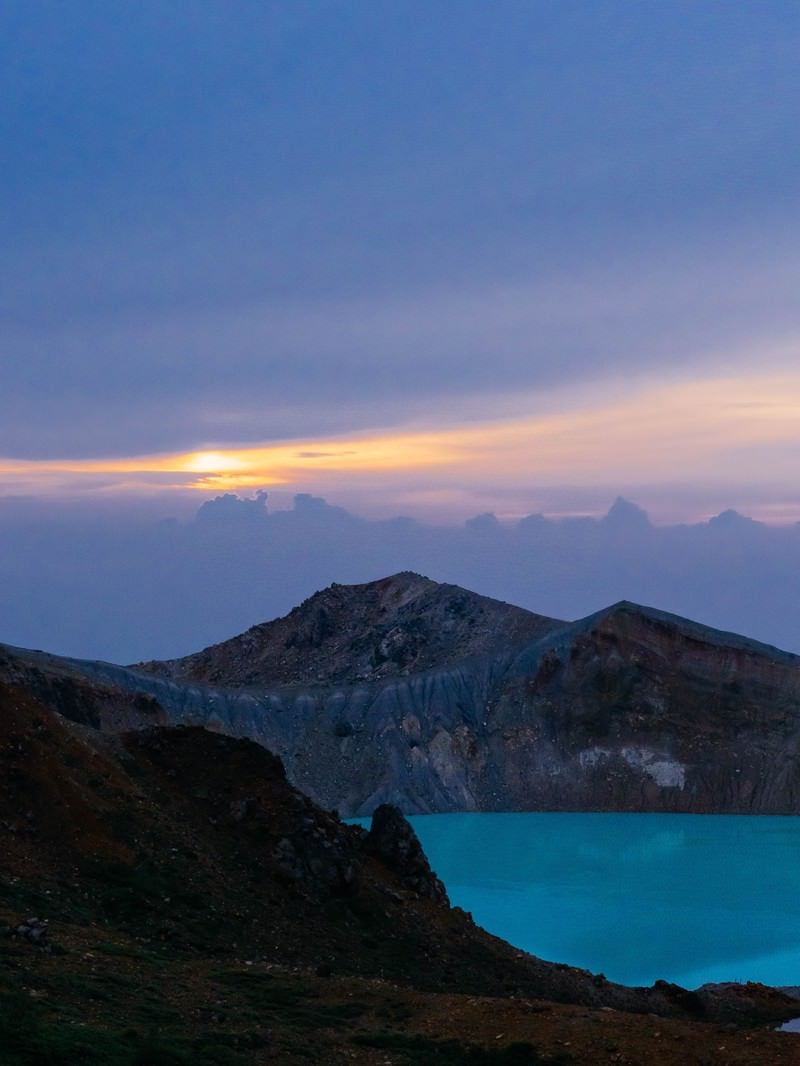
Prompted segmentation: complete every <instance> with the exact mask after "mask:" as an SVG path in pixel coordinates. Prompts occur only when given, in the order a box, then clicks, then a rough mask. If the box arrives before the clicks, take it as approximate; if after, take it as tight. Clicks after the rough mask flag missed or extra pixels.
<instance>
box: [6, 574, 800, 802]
mask: <svg viewBox="0 0 800 1066" xmlns="http://www.w3.org/2000/svg"><path fill="white" fill-rule="evenodd" d="M4 674H5V676H6V677H7V678H9V679H12V680H13V679H17V680H22V681H24V683H25V684H26V685H28V686H30V687H31V690H32V691H34V692H36V693H37V694H38V695H39V696H40V697H41V698H43V699H47V700H50V701H51V705H53V706H55V707H56V708H57V709H59V710H63V711H64V713H65V714H66V715H68V716H70V715H71V714H73V713H74V712H73V711H72V710H71V709H70V708H71V707H72V706H73V705H75V706H80V707H81V708H82V712H81V713H83V714H84V715H85V714H86V713H87V708H91V715H92V719H91V724H93V725H97V726H100V727H101V728H104V729H106V730H111V731H114V730H120V729H125V728H135V727H137V726H139V725H152V724H154V723H162V724H168V723H172V724H176V723H186V724H195V725H204V726H207V727H209V728H212V729H214V730H217V731H219V732H222V733H227V734H230V735H233V736H246V737H250V738H252V739H254V740H256V741H258V742H259V743H261V744H263V745H264V746H265V747H267V748H269V749H270V750H271V751H273V752H275V753H276V754H277V755H279V756H280V758H281V759H282V761H283V763H284V765H285V767H286V771H287V774H288V777H289V779H290V781H292V782H293V784H295V785H296V786H297V787H299V788H301V789H302V790H303V791H304V792H305V793H306V794H308V795H309V796H311V797H312V798H313V799H314V800H315V801H316V802H319V803H320V804H321V805H322V806H324V807H327V808H329V809H337V810H339V811H340V812H341V813H342V814H348V815H349V814H359V815H360V814H370V813H371V812H372V810H374V808H375V807H376V806H378V805H379V804H380V803H384V802H388V803H393V804H397V805H398V806H400V807H401V808H402V809H403V810H404V811H406V812H410V813H415V812H429V811H457V810H467V811H469V810H478V811H480V810H605V811H615V810H616V811H625V810H650V811H691V812H698V813H707V812H746V813H794V812H797V811H800V760H798V758H797V753H798V751H799V750H800V658H798V657H797V656H794V655H790V654H788V653H786V652H781V651H779V650H777V649H776V648H772V647H768V646H766V645H763V644H759V643H757V642H755V641H752V640H748V639H746V638H744V637H739V636H736V635H735V634H731V633H722V632H720V631H717V630H713V629H709V628H707V627H705V626H701V625H698V624H696V623H693V622H690V621H688V620H686V619H682V618H679V617H677V616H674V615H669V614H666V613H664V612H661V611H658V610H655V609H652V608H647V607H640V606H637V605H635V604H631V603H627V602H623V603H619V604H616V605H614V606H612V607H610V608H607V609H606V610H604V611H600V612H598V613H597V614H594V615H591V616H590V617H588V618H585V619H582V620H580V621H577V622H571V623H567V622H557V621H555V620H553V619H550V618H543V617H541V616H539V615H535V614H531V613H529V612H526V611H523V610H521V609H520V608H517V607H511V606H509V605H508V604H502V603H498V602H496V601H493V600H487V599H485V598H483V597H479V596H476V595H474V594H473V593H469V592H467V591H465V590H463V589H458V588H456V587H454V586H450V585H437V584H436V583H435V582H432V581H429V580H427V579H425V578H422V577H419V576H418V575H415V574H407V573H405V574H398V575H396V576H395V577H392V578H387V579H384V580H383V581H379V582H374V583H371V584H368V585H353V586H345V585H334V586H332V587H331V588H329V589H326V590H324V591H323V592H320V593H318V594H317V595H315V596H312V597H311V598H310V599H309V600H307V601H306V602H305V603H304V604H302V605H301V606H300V607H298V608H297V609H296V610H295V611H293V612H291V613H290V614H289V615H287V616H286V617H285V618H282V619H279V620H277V621H275V622H271V623H266V624H264V625H261V626H256V627H255V628H253V629H251V630H248V632H247V633H245V634H243V635H242V636H240V637H236V638H233V639H232V640H229V641H226V642H225V643H224V644H220V645H216V646H214V647H211V648H208V649H206V650H205V651H203V652H199V653H197V654H196V655H192V656H189V657H187V658H185V659H179V660H174V661H171V662H164V663H142V664H139V665H138V666H136V667H119V666H113V665H111V664H104V663H92V662H83V661H80V660H65V659H58V658H56V657H53V656H47V655H45V654H43V653H33V652H23V651H20V650H19V649H11V648H6V651H5V666H3V662H2V661H0V677H2V676H3V675H4ZM53 701H54V702H53Z"/></svg>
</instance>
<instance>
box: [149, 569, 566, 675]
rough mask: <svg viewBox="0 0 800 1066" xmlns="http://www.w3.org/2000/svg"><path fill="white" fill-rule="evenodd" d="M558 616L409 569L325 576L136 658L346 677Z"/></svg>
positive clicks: (204, 669) (441, 657) (496, 640)
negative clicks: (349, 581)
mask: <svg viewBox="0 0 800 1066" xmlns="http://www.w3.org/2000/svg"><path fill="white" fill-rule="evenodd" d="M563 625H564V623H563V622H559V621H556V620H555V619H553V618H545V617H543V616H542V615H538V614H532V613H531V612H530V611H526V610H523V609H522V608H521V607H512V606H511V604H508V603H500V602H499V601H497V600H492V599H489V598H488V597H486V596H478V595H477V594H476V593H474V592H468V591H467V590H466V589H462V588H459V587H458V586H457V585H441V584H438V583H437V582H436V581H431V580H430V578H426V577H422V576H421V575H420V574H413V573H409V572H407V571H406V572H403V573H400V574H395V575H394V576H393V577H387V578H384V579H383V580H381V581H372V582H370V583H369V584H366V585H336V584H334V585H331V586H330V587H329V588H326V589H323V590H322V591H321V592H317V593H315V595H313V596H311V597H309V599H307V600H306V601H305V602H304V603H301V604H300V606H299V607H295V609H294V610H293V611H291V612H290V613H289V614H288V615H286V616H285V617H284V618H278V619H276V620H275V621H273V622H264V623H262V624H261V625H257V626H253V627H252V629H248V630H247V632H246V633H242V634H241V635H240V636H238V637H233V638H232V639H231V640H226V641H224V642H223V643H222V644H215V645H213V646H212V647H210V648H206V649H205V650H204V651H201V652H197V653H196V654H195V655H188V656H186V658H183V659H173V660H170V661H167V662H150V663H140V664H138V668H139V669H144V670H148V671H150V672H152V673H155V674H159V675H160V676H163V677H171V678H174V679H175V680H183V681H197V682H202V683H203V684H208V685H222V686H225V687H230V688H240V687H242V686H246V685H249V686H265V685H266V686H277V685H298V684H304V685H307V684H317V683H326V684H353V683H355V682H359V681H382V680H386V679H389V678H396V677H407V676H408V675H409V674H414V673H420V672H422V671H427V670H441V669H444V668H446V667H448V666H451V665H454V664H455V663H459V662H461V661H462V660H464V659H467V658H470V657H473V656H476V655H486V654H489V653H491V652H495V651H500V650H502V649H505V648H507V647H509V646H516V645H521V644H527V643H531V642H532V641H535V640H538V639H539V637H542V636H544V634H546V633H549V632H552V630H554V629H556V628H558V627H560V626H563Z"/></svg>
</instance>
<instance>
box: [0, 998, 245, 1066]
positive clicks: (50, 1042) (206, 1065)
mask: <svg viewBox="0 0 800 1066" xmlns="http://www.w3.org/2000/svg"><path fill="white" fill-rule="evenodd" d="M223 1036H224V1035H221V1034H216V1033H211V1034H204V1035H202V1036H199V1037H197V1038H196V1039H194V1040H187V1039H185V1038H183V1037H170V1036H168V1035H164V1034H157V1033H153V1032H148V1033H139V1032H136V1031H135V1030H132V1029H126V1030H125V1031H124V1032H118V1031H117V1032H115V1031H111V1030H103V1029H93V1028H89V1027H84V1026H81V1027H78V1026H75V1027H73V1026H71V1025H68V1024H65V1023H64V1021H63V1020H62V1021H61V1023H60V1024H53V1023H52V1022H50V1021H49V1020H48V1018H47V1017H46V1015H45V1014H44V1011H43V1010H42V1008H41V1007H40V1006H39V1004H36V1003H34V1002H33V1001H32V1000H31V999H30V997H29V996H28V995H26V994H25V993H24V992H22V991H19V990H13V991H4V992H0V1062H2V1066H75V1063H81V1066H248V1064H249V1062H250V1061H251V1058H250V1057H247V1058H245V1057H243V1056H242V1055H241V1054H240V1053H239V1052H238V1051H237V1050H235V1048H234V1047H233V1046H231V1044H232V1043H234V1040H233V1039H232V1038H230V1037H228V1036H224V1038H223Z"/></svg>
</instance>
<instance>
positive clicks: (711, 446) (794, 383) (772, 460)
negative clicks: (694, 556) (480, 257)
mask: <svg viewBox="0 0 800 1066" xmlns="http://www.w3.org/2000/svg"><path fill="white" fill-rule="evenodd" d="M540 398H541V397H540V396H539V397H532V405H533V401H534V399H536V400H540ZM799 448H800V374H798V373H783V374H772V375H756V374H752V375H748V376H739V377H731V378H714V379H705V380H698V381H694V382H691V383H685V382H683V383H679V384H677V383H671V384H662V385H660V386H650V387H649V388H640V389H639V390H638V391H634V392H630V393H628V394H627V395H623V396H621V397H620V398H617V399H612V398H608V397H607V398H606V399H605V400H604V401H603V402H602V403H600V404H599V405H598V404H595V405H592V404H590V403H588V402H586V401H584V402H583V403H581V404H580V405H576V406H573V407H572V408H569V407H568V406H567V403H566V402H564V403H563V404H562V408H561V409H560V410H555V411H551V413H548V414H546V415H537V416H535V417H528V418H519V417H517V418H513V419H507V420H505V421H494V422H484V423H482V424H480V423H479V424H474V423H473V424H470V425H467V426H461V427H457V428H452V427H451V428H447V429H443V430H438V431H436V430H429V431H412V430H407V431H405V432H391V433H374V434H371V435H358V436H352V437H348V438H344V437H339V438H335V439H305V440H294V441H288V442H279V443H276V444H265V445H262V446H258V447H234V448H227V447H223V446H218V447H214V448H210V449H207V450H199V451H193V452H182V453H179V454H175V455H158V456H140V457H137V458H128V459H124V460H118V459H109V460H107V461H103V460H74V461H68V460H56V461H51V462H48V461H16V460H0V477H1V478H2V483H3V485H4V486H5V489H6V491H13V490H15V489H16V490H18V489H19V487H20V486H22V485H24V486H26V490H32V491H38V492H40V493H42V494H46V493H51V492H57V491H59V488H61V489H63V488H64V486H65V485H67V484H69V485H70V486H71V487H72V488H73V489H74V487H75V485H76V482H78V483H80V482H81V480H83V481H84V482H85V483H86V488H87V490H88V489H90V488H91V484H90V483H96V482H97V479H98V478H100V477H102V478H104V479H106V480H108V479H113V483H114V485H115V486H116V488H117V489H118V490H120V491H124V489H125V487H126V486H127V489H128V491H131V492H134V491H135V492H141V491H143V488H142V487H143V485H147V486H148V487H149V488H150V489H151V490H152V491H157V490H159V489H160V488H164V487H169V488H170V489H172V490H174V489H175V488H176V487H177V488H181V489H187V490H192V489H193V490H198V491H203V492H216V491H236V490H238V489H250V488H254V487H258V488H261V487H267V486H280V485H284V486H296V487H297V488H298V489H302V490H308V489H312V490H314V491H322V492H324V491H325V490H326V489H331V488H335V487H342V486H344V485H348V486H359V485H360V486H363V487H367V486H374V489H375V491H376V492H383V493H384V494H386V495H391V493H392V489H393V486H395V485H396V486H398V487H399V486H400V484H401V482H404V481H405V482H406V483H407V482H408V480H409V478H413V479H414V481H415V483H416V485H417V487H418V490H419V491H420V492H428V493H434V494H435V493H442V492H445V493H446V492H447V490H448V487H450V488H452V487H455V486H457V485H459V484H463V483H465V482H466V481H467V480H482V481H489V482H492V483H493V484H495V485H504V486H508V487H513V486H519V488H520V489H521V490H522V489H524V488H530V487H531V486H533V485H537V486H547V485H555V484H559V485H564V484H573V485H575V486H586V485H591V484H593V483H596V482H598V481H602V482H603V483H606V484H608V483H614V484H617V485H618V486H619V490H620V491H624V489H625V486H626V485H627V484H634V483H651V484H659V483H664V484H666V483H668V482H678V481H680V482H686V483H691V482H697V481H699V480H700V479H705V480H707V481H708V480H711V481H714V482H716V483H719V484H735V483H736V481H737V479H738V480H741V481H744V480H745V479H752V478H756V479H758V480H759V481H762V482H764V481H766V482H769V481H773V482H775V483H777V482H778V481H787V479H789V480H793V479H794V476H795V470H796V465H797V459H798V449H799Z"/></svg>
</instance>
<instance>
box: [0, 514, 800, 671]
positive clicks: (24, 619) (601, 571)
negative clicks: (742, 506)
mask: <svg viewBox="0 0 800 1066" xmlns="http://www.w3.org/2000/svg"><path fill="white" fill-rule="evenodd" d="M269 503H270V501H269V499H268V498H267V497H266V496H265V495H264V494H259V495H257V496H256V497H254V498H251V499H247V498H242V497H239V496H236V495H233V494H226V495H222V496H219V497H217V498H216V499H214V500H209V501H208V502H206V503H205V504H204V505H203V506H202V507H200V509H199V510H198V511H197V512H196V513H195V514H193V515H192V514H189V515H187V516H185V517H183V518H181V519H180V520H166V521H165V520H156V519H155V518H153V517H151V516H147V515H146V514H136V513H133V512H131V513H124V512H122V511H118V510H110V511H107V512H101V511H98V510H97V509H86V510H85V511H75V512H72V513H69V512H65V511H61V512H59V511H58V510H57V509H51V511H50V512H49V514H47V515H45V514H44V513H43V512H42V510H41V508H42V507H43V506H44V505H39V506H38V507H37V508H33V510H32V509H31V507H30V506H29V505H25V504H24V502H19V503H18V504H16V505H14V504H13V501H9V500H6V501H3V506H2V507H0V641H3V642H6V643H10V644H17V645H21V646H24V647H40V648H44V649H45V650H48V651H54V652H58V653H61V654H67V655H74V656H79V657H86V658H103V659H109V660H112V661H116V662H133V661H136V660H140V659H149V658H168V657H173V656H177V655H183V654H186V653H188V652H191V651H195V650H198V649H200V648H202V647H205V646H207V645H208V644H211V643H213V642H216V641H219V640H222V639H225V638H226V637H230V636H233V635H234V634H236V633H239V632H241V631H243V630H244V629H246V628H248V627H249V626H251V625H253V624H255V623H257V622H261V621H265V620H267V619H270V618H274V617H277V616H279V615H282V614H284V613H286V612H288V611H289V610H290V609H291V608H292V607H293V606H295V605H296V604H298V603H299V602H301V601H302V600H303V599H305V598H306V597H307V596H309V595H311V594H312V593H313V592H315V591H317V590H318V589H320V588H323V587H325V586H326V585H329V584H330V583H331V582H333V581H336V582H340V583H344V584H351V583H361V582H365V581H371V580H373V579H375V578H378V577H383V576H386V575H388V574H391V573H395V572H397V571H400V570H413V571H416V572H419V573H423V574H425V575H426V576H428V577H431V578H433V579H434V580H437V581H445V582H450V583H453V584H458V585H462V586H464V587H466V588H470V589H472V590H474V591H476V592H479V593H481V594H484V595H488V596H493V597H495V598H498V599H502V600H506V601H508V602H510V603H514V604H517V605H519V606H522V607H526V608H528V609H530V610H533V611H536V612H538V613H541V614H546V615H551V616H553V617H556V618H564V619H572V618H576V617H579V616H582V615H586V614H589V613H591V612H592V611H595V610H599V609H600V608H602V607H605V606H607V605H609V604H611V603H613V602H615V601H617V600H620V599H629V600H633V601H635V602H639V603H644V604H647V605H650V606H654V607H659V608H661V609H663V610H667V611H672V612H674V613H676V614H681V615H684V616H687V617H691V618H694V619H696V620H697V621H700V622H704V623H706V624H708V625H712V626H715V627H717V628H720V629H728V630H732V631H735V632H739V633H742V634H744V635H746V636H750V637H754V638H756V639H758V640H762V641H765V642H767V643H772V644H775V645H777V646H779V647H782V648H784V649H786V650H789V651H796V652H800V525H790V526H783V527H780V526H769V525H766V524H762V523H759V522H755V521H753V520H751V519H749V518H747V517H744V516H742V515H740V514H738V513H736V512H734V511H726V512H723V513H721V514H719V515H717V516H716V517H714V518H712V519H711V520H710V521H707V522H700V523H696V524H693V525H660V526H658V525H653V524H652V523H651V522H650V520H649V518H648V516H647V514H646V513H645V512H644V511H642V510H641V509H640V508H638V507H637V506H636V505H635V504H633V503H630V502H628V501H626V500H623V499H618V500H617V501H616V502H615V503H613V505H612V506H611V507H610V509H609V510H608V513H607V514H605V515H604V516H603V517H600V518H596V517H594V518H592V517H586V518H567V519H553V518H546V517H544V516H542V515H535V514H534V515H530V516H528V517H526V518H523V519H521V520H519V521H517V522H510V523H501V522H499V521H498V520H497V519H496V518H495V516H494V515H492V514H483V515H478V516H476V517H474V518H472V519H470V520H469V521H467V522H466V523H464V524H463V525H460V526H449V527H443V526H439V527H436V526H431V525H426V524H423V523H421V522H417V521H414V520H412V519H407V518H397V519H390V520H383V521H379V520H368V519H365V518H362V517H359V516H357V515H355V514H353V513H351V512H349V511H346V510H344V509H342V508H339V507H335V506H331V505H330V504H328V503H326V501H325V500H323V499H321V498H319V497H314V496H310V495H298V496H297V497H296V498H295V500H294V505H293V507H292V508H291V510H282V511H281V510H278V511H270V510H269Z"/></svg>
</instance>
